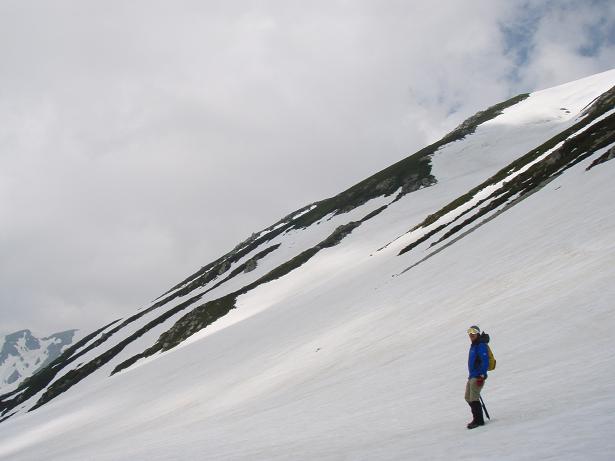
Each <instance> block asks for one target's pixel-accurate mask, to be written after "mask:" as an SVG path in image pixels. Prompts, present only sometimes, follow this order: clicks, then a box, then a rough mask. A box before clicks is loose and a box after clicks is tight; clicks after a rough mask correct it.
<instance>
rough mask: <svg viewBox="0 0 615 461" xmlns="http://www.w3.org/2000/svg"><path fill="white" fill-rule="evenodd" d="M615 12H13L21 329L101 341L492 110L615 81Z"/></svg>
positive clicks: (5, 47)
mask: <svg viewBox="0 0 615 461" xmlns="http://www.w3.org/2000/svg"><path fill="white" fill-rule="evenodd" d="M613 8H614V7H613V6H612V5H610V3H609V2H592V1H587V2H578V1H577V2H572V1H568V2H523V1H511V2H492V1H486V0H484V1H476V2H471V3H468V2H461V1H459V2H458V1H440V2H433V1H429V2H427V1H416V2H404V1H391V2H377V1H358V2H354V1H353V2H348V1H341V0H340V1H327V2H324V1H323V2H319V1H317V2H295V1H281V0H279V1H268V2H267V1H264V2H221V1H220V2H216V1H198V2H197V1H177V2H163V1H145V0H136V1H129V2H126V1H105V2H103V1H56V2H34V1H26V0H20V1H18V2H17V1H8V2H3V3H1V4H0V55H1V56H2V60H0V82H1V83H2V84H1V85H0V126H1V127H2V129H0V162H1V165H2V167H1V169H0V222H1V223H2V224H1V226H0V280H2V282H0V283H1V286H0V320H1V321H0V334H1V333H6V332H10V331H13V330H15V329H18V328H25V327H28V328H32V329H35V330H39V331H40V332H41V333H43V334H45V333H48V332H50V331H51V330H60V329H64V328H66V329H68V328H73V327H78V328H86V329H87V328H93V327H96V326H98V325H100V324H102V323H104V322H107V321H111V320H113V319H114V318H116V317H118V316H122V315H125V314H127V313H129V312H132V311H133V310H135V309H136V308H138V307H140V306H141V305H143V304H145V303H146V302H148V301H149V300H151V299H152V298H154V297H155V296H157V295H159V294H160V293H161V292H163V291H165V290H166V289H167V288H169V287H170V286H171V285H172V284H173V283H174V282H176V281H177V280H178V279H181V278H183V277H184V276H187V275H188V274H189V273H191V272H192V271H194V270H196V269H198V268H199V267H200V266H201V265H203V264H206V263H207V262H209V261H210V260H211V259H213V258H215V257H217V256H219V255H221V254H223V253H225V252H226V251H228V250H229V249H230V248H232V247H233V246H234V245H235V244H236V243H237V242H238V241H240V240H242V239H244V238H245V237H247V236H248V235H250V234H251V233H252V232H253V231H256V230H260V229H262V228H264V227H266V226H267V225H269V224H271V223H272V222H273V221H275V220H276V219H278V218H280V217H281V216H283V215H285V214H287V213H288V212H290V211H292V210H294V209H296V208H299V207H301V206H303V205H305V204H307V203H309V202H311V201H315V200H319V199H322V198H325V197H327V196H331V195H334V194H336V193H338V192H340V191H341V190H342V189H344V188H346V187H349V186H350V185H352V184H354V183H355V182H357V181H359V180H361V179H363V178H364V177H366V176H368V175H370V174H372V173H374V172H375V171H377V170H379V169H381V168H384V167H385V166H387V165H389V164H391V163H393V162H395V161H397V160H399V159H401V158H403V157H405V156H406V155H407V154H409V153H411V152H413V151H415V150H417V149H418V148H420V147H422V146H423V145H425V144H426V143H428V142H431V141H434V140H435V139H437V138H438V137H440V136H441V135H442V134H443V133H445V132H446V131H447V130H450V129H452V128H453V127H454V126H455V125H456V124H457V123H459V122H460V121H462V120H463V119H464V118H465V117H467V116H469V115H471V114H472V113H474V112H475V111H477V110H480V109H482V108H484V107H485V106H486V105H489V104H493V103H495V102H499V101H500V100H502V99H504V98H506V97H509V96H511V95H513V94H515V93H518V92H521V91H528V90H533V89H540V88H543V87H546V86H551V85H554V84H557V83H562V82H564V81H566V80H570V79H574V78H579V77H582V76H584V75H588V74H591V73H594V72H598V71H601V70H606V69H608V68H609V67H611V66H612V63H613V62H615V61H614V59H613V58H614V56H613V53H614V52H615V46H614V43H613V35H614V34H613V30H614V26H613V18H614V17H615V14H614V11H613Z"/></svg>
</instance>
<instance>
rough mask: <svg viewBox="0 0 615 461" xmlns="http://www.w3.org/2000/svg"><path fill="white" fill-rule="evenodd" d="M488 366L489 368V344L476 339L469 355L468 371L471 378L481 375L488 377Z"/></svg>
mask: <svg viewBox="0 0 615 461" xmlns="http://www.w3.org/2000/svg"><path fill="white" fill-rule="evenodd" d="M487 368H489V352H488V351H487V344H486V343H484V342H478V341H474V342H473V343H472V345H471V346H470V354H469V355H468V371H469V372H470V376H469V377H470V378H478V377H479V376H480V375H483V376H484V377H485V378H486V377H487Z"/></svg>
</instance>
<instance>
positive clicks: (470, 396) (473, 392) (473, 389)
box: [466, 378, 486, 403]
mask: <svg viewBox="0 0 615 461" xmlns="http://www.w3.org/2000/svg"><path fill="white" fill-rule="evenodd" d="M485 381H486V380H485ZM483 387H485V384H484V383H483V385H482V387H479V386H477V385H476V378H471V379H468V382H467V384H466V402H468V403H469V402H476V401H477V400H478V399H479V398H480V391H481V390H482V389H483Z"/></svg>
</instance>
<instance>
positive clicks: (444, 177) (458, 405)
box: [0, 71, 615, 461]
mask: <svg viewBox="0 0 615 461" xmlns="http://www.w3.org/2000/svg"><path fill="white" fill-rule="evenodd" d="M613 85H615V71H609V72H605V73H603V74H598V75H596V76H592V77H589V78H587V79H582V80H579V81H577V82H572V83H570V84H567V85H562V86H561V87H557V88H554V89H550V90H544V91H541V92H537V93H535V94H533V95H532V96H530V97H529V98H528V99H526V100H525V101H523V102H521V103H519V104H518V105H517V106H514V107H511V108H509V109H507V110H506V111H505V112H504V114H502V115H501V116H499V117H497V118H495V119H494V120H492V121H490V122H487V123H485V124H484V125H482V126H481V127H479V129H478V130H477V131H476V133H475V134H473V135H471V136H469V137H467V138H466V139H464V140H462V141H458V142H455V143H453V144H451V145H450V146H447V147H445V148H443V149H442V150H441V151H439V152H438V153H437V154H436V156H435V157H434V160H433V168H434V173H433V174H434V175H435V176H436V178H437V179H438V184H436V185H435V186H432V187H428V188H424V189H421V190H419V191H417V192H414V193H411V194H408V195H406V196H404V197H403V199H401V200H399V201H397V202H394V203H391V202H392V200H393V198H394V196H393V197H389V198H388V199H387V198H380V199H375V200H373V201H371V202H368V203H366V204H365V205H363V206H362V207H360V208H359V209H356V210H354V211H353V212H352V213H354V215H353V219H360V218H361V217H362V216H365V215H366V214H367V213H369V212H370V211H373V210H375V209H377V208H378V207H380V206H381V205H382V204H383V203H390V205H389V207H388V208H387V209H386V210H384V211H383V212H382V213H381V214H379V215H378V216H376V217H375V218H373V219H370V220H368V221H366V222H364V223H363V224H362V225H361V226H360V227H357V228H356V229H354V231H353V232H352V234H351V235H349V236H348V237H347V238H345V239H344V240H342V242H341V243H340V244H339V245H336V246H334V247H331V248H326V249H324V250H323V251H320V252H319V253H317V254H316V255H315V256H314V257H313V258H312V259H310V260H309V261H308V262H307V263H305V264H304V265H303V266H301V267H300V268H298V269H296V270H294V271H292V272H290V273H289V274H287V275H285V276H284V277H282V278H280V279H278V280H275V281H272V282H269V283H266V284H263V285H261V286H259V287H257V288H256V289H254V290H252V291H250V292H249V293H247V294H245V295H242V296H240V297H239V298H238V300H237V308H236V309H234V310H232V311H231V312H230V313H229V314H228V315H227V316H226V317H224V318H222V319H221V320H219V321H217V322H216V323H214V324H213V325H212V326H211V327H209V328H206V329H204V330H202V331H200V332H199V333H197V334H196V335H194V336H192V337H191V338H190V339H189V340H187V341H185V342H184V343H182V344H181V345H180V346H179V347H176V348H175V349H172V350H169V351H167V352H163V353H158V354H157V355H154V356H152V357H149V358H147V359H145V360H141V361H139V362H137V363H136V364H135V365H133V366H132V367H130V368H128V369H126V370H124V371H122V372H120V373H118V374H115V375H113V376H111V377H108V375H109V373H110V371H111V369H112V368H113V366H114V365H116V364H117V361H114V362H113V363H112V364H109V365H108V366H105V367H103V368H101V369H100V370H98V371H97V372H95V373H93V374H92V375H91V376H89V377H88V378H86V379H84V380H83V381H81V382H79V383H78V384H77V385H75V386H74V387H73V388H71V389H70V390H69V391H68V392H66V393H64V394H62V395H60V396H58V397H57V398H55V399H54V400H52V401H50V402H49V403H47V404H46V405H44V406H42V407H40V408H38V409H36V410H35V411H32V412H29V413H23V414H20V415H17V416H15V417H13V418H10V419H8V420H6V421H4V422H2V423H0V459H1V460H7V461H8V460H10V461H18V460H62V461H73V460H74V461H83V460H96V461H103V460H143V461H152V460H225V461H226V460H229V461H230V460H291V459H292V460H353V461H354V460H423V459H425V460H432V459H436V460H437V459H442V460H450V459H464V460H536V459H553V460H579V459H592V460H612V459H614V458H615V437H613V435H615V432H614V428H615V341H614V339H615V335H614V333H613V332H614V331H615V304H614V303H615V284H614V283H613V278H614V276H615V205H614V202H613V196H614V195H615V181H614V178H615V161H608V162H606V163H604V164H602V165H599V166H598V167H596V168H593V169H591V170H589V171H586V168H587V166H589V164H590V163H591V162H592V161H593V160H594V159H595V158H596V157H597V156H599V155H601V154H602V153H603V152H604V151H605V150H606V149H604V150H602V151H600V152H596V153H595V154H594V155H592V156H591V157H590V158H588V159H586V160H584V161H582V162H581V163H579V164H578V165H576V166H575V167H573V168H572V169H570V170H568V171H567V172H566V173H565V174H563V175H562V176H560V177H558V178H556V179H555V180H553V181H552V182H550V183H548V184H547V185H546V186H545V187H544V188H543V189H542V190H540V191H539V192H538V193H535V194H533V195H531V196H529V197H528V198H527V199H525V200H524V201H522V202H520V203H519V204H518V205H516V206H514V207H513V208H511V209H509V210H508V211H507V212H505V213H502V214H501V215H499V216H498V217H497V218H495V219H493V220H491V221H489V222H488V223H487V224H485V225H483V226H481V227H479V228H477V229H476V230H475V231H474V232H471V233H469V234H468V235H466V236H465V237H464V238H462V239H460V240H459V241H457V242H456V243H455V244H453V245H451V246H450V247H448V248H446V250H445V251H442V252H440V253H438V254H436V255H435V256H434V257H432V258H429V259H427V260H425V261H424V262H421V263H420V264H418V265H417V266H415V267H413V268H412V269H410V270H408V271H406V272H403V271H404V270H405V269H407V268H408V267H409V266H411V265H412V264H413V263H415V262H417V260H420V258H421V256H425V255H426V254H427V253H428V250H427V249H426V248H422V247H421V248H419V249H418V253H416V252H415V253H413V254H404V255H401V256H397V254H398V252H399V250H400V249H401V248H403V247H404V246H405V245H406V244H407V239H408V238H409V237H408V234H405V233H406V232H407V231H408V230H409V229H411V228H412V227H413V226H415V225H417V224H418V223H420V222H421V221H422V220H423V219H424V218H425V216H426V215H427V214H429V213H431V212H433V211H434V210H436V209H438V208H439V207H442V206H443V205H445V204H446V203H448V202H449V201H450V200H453V199H454V198H456V197H457V196H459V195H460V192H461V193H463V192H465V191H466V190H468V189H470V188H472V187H474V186H476V185H477V184H480V183H481V181H483V180H485V179H486V178H489V177H490V176H491V175H493V174H494V173H495V172H496V171H498V170H499V169H500V168H502V167H503V166H505V165H507V164H508V163H509V162H511V161H513V160H514V159H516V158H518V157H520V156H521V155H523V154H525V153H526V152H528V151H529V150H531V149H532V148H533V147H535V146H537V145H539V144H541V143H542V142H544V141H546V140H547V139H550V138H551V137H552V136H554V135H555V134H557V133H558V132H560V131H561V130H563V129H564V128H568V127H569V126H571V125H572V124H573V123H574V120H575V119H577V118H578V117H579V116H580V111H581V110H582V109H583V108H584V107H585V106H587V104H589V103H590V102H591V101H592V100H593V99H594V98H596V97H597V96H599V95H600V94H602V93H603V92H604V91H606V90H608V89H609V88H611V87H612V86H613ZM562 108H565V109H566V110H568V111H570V112H571V113H570V114H567V113H566V112H565V111H564V110H562ZM524 133H526V134H527V136H524ZM349 219H350V218H349V216H345V215H339V216H337V217H335V218H333V219H332V220H331V221H323V222H322V223H321V224H318V225H313V226H311V227H310V228H308V229H307V230H306V231H292V232H290V233H288V234H283V235H281V236H280V237H278V239H277V240H274V241H272V242H270V243H269V244H270V245H271V244H274V243H276V242H277V243H281V244H282V246H281V247H280V252H279V253H274V254H272V257H271V258H272V259H271V261H272V262H271V264H273V262H274V260H276V261H277V262H276V264H279V262H280V261H283V260H284V258H287V257H289V256H290V255H292V254H294V253H293V251H295V250H296V247H297V246H298V247H301V248H303V247H306V246H310V245H313V244H314V242H319V241H320V240H322V237H323V236H325V237H326V236H327V235H328V234H329V233H330V231H331V230H332V229H335V227H336V226H337V225H339V224H340V223H343V222H347V221H348V220H349ZM319 226H322V227H319ZM400 236H401V237H400ZM390 242H392V243H391V244H390V245H388V246H387V247H386V248H384V249H382V250H381V251H378V249H379V248H382V247H383V246H385V245H386V244H388V243H390ZM293 248H294V249H295V250H291V249H293ZM276 258H277V259H276ZM259 270H262V271H264V270H265V266H263V267H261V268H259ZM402 272H403V273H402ZM245 277H246V278H245V280H248V279H253V278H254V277H256V275H254V274H252V275H250V274H246V275H245ZM231 283H232V284H238V283H239V281H235V280H233V281H232V282H231ZM217 290H218V291H220V290H221V288H220V289H217ZM220 292H221V291H220ZM211 296H212V297H214V295H213V294H212V295H211ZM180 301H181V299H180V300H176V301H174V303H175V304H177V303H179V302H180ZM180 315H183V314H180ZM175 320H176V317H174V318H173V319H171V320H169V321H168V323H167V324H166V325H165V326H164V327H160V328H159V329H156V330H155V331H153V332H152V333H151V334H149V335H146V336H144V337H143V338H141V339H140V340H139V341H138V343H135V344H133V345H131V346H130V351H127V352H126V354H125V356H129V355H130V354H132V353H136V352H138V351H139V350H142V349H143V348H145V347H149V346H150V345H151V344H152V343H153V342H154V341H155V340H156V338H157V337H158V335H159V334H160V332H161V331H164V330H165V329H167V328H168V327H169V326H170V325H172V324H173V323H174V321H175ZM473 324H477V325H479V326H480V327H481V328H482V329H483V330H484V331H486V332H488V333H489V334H490V335H491V347H492V350H493V352H494V354H495V356H496V358H497V369H496V370H495V371H493V372H491V373H490V376H489V378H488V380H487V382H486V385H485V389H484V391H483V398H484V400H485V403H486V405H487V407H488V410H489V413H490V415H491V418H492V419H491V420H490V421H488V422H487V424H486V426H485V427H482V428H478V429H475V430H472V431H468V430H467V429H466V424H467V422H468V421H469V420H470V419H471V414H470V409H469V407H468V405H467V404H466V402H465V401H464V389H465V383H466V378H467V353H468V348H469V340H468V336H467V334H466V329H467V328H468V326H470V325H473ZM135 328H136V327H135ZM94 356H95V354H94ZM124 358H125V357H124Z"/></svg>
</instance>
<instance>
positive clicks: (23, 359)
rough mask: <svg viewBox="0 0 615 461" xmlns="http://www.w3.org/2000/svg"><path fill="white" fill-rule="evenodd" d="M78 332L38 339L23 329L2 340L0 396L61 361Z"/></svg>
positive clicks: (0, 350) (0, 340) (70, 331)
mask: <svg viewBox="0 0 615 461" xmlns="http://www.w3.org/2000/svg"><path fill="white" fill-rule="evenodd" d="M76 331H77V330H68V331H63V332H60V333H54V334H52V335H50V336H48V337H46V338H37V337H35V336H34V335H33V334H32V332H31V331H30V330H20V331H16V332H14V333H11V334H8V335H6V336H4V337H3V338H0V344H2V348H0V393H5V392H9V391H12V390H13V389H15V388H17V386H18V385H19V384H20V383H21V382H22V381H23V380H24V379H25V378H27V377H29V376H31V375H33V374H34V373H36V372H37V371H38V370H40V369H41V368H43V367H45V366H46V365H47V364H48V363H50V362H51V361H52V360H54V359H55V358H57V357H58V356H59V355H60V353H61V352H62V350H63V349H64V348H65V347H66V346H68V345H69V344H71V343H72V341H73V337H74V335H75V332H76Z"/></svg>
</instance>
